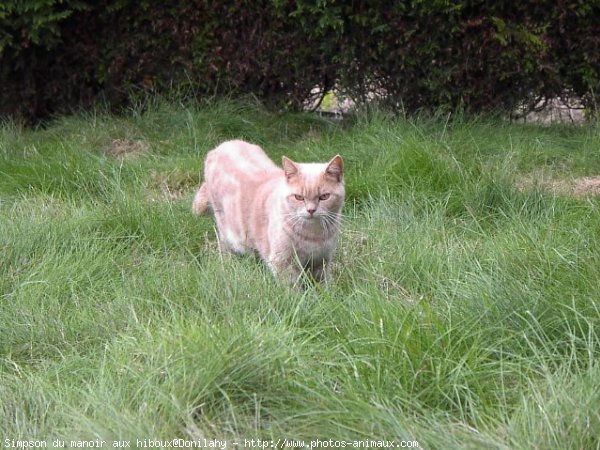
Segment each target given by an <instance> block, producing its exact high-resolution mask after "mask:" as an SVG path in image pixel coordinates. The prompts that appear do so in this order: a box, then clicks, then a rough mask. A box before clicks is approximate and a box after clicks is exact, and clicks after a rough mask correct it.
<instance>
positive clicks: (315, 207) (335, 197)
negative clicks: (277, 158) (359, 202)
mask: <svg viewBox="0 0 600 450" xmlns="http://www.w3.org/2000/svg"><path fill="white" fill-rule="evenodd" d="M282 165H283V171H284V173H285V179H286V183H287V188H288V190H287V195H286V203H287V205H288V209H289V212H290V214H293V215H294V216H295V217H298V218H300V219H303V220H305V221H316V220H322V221H325V220H327V218H328V217H331V216H332V214H335V215H337V214H338V213H339V212H340V211H341V209H342V206H343V204H344V196H345V190H344V171H343V168H344V163H343V161H342V157H341V156H340V155H336V156H334V157H333V158H332V159H331V161H329V162H328V163H324V164H320V163H310V164H302V163H296V162H294V161H292V160H291V159H289V158H286V157H285V156H284V157H283V164H282Z"/></svg>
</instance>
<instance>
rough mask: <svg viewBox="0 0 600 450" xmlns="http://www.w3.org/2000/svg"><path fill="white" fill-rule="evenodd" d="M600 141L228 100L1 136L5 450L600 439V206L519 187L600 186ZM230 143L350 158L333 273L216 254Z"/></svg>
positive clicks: (506, 444) (594, 131)
mask: <svg viewBox="0 0 600 450" xmlns="http://www.w3.org/2000/svg"><path fill="white" fill-rule="evenodd" d="M598 130H599V127H598V125H597V124H593V123H592V124H587V125H584V126H582V127H579V128H575V127H567V126H553V127H539V126H533V125H518V124H508V123H505V122H502V121H499V120H491V119H490V120H487V119H478V120H466V119H461V118H458V119H450V120H448V118H441V119H439V120H438V119H414V120H400V119H393V118H388V117H385V116H383V115H379V114H376V113H375V114H370V115H362V116H360V117H358V118H356V119H355V120H354V121H352V122H350V123H342V124H334V123H331V122H328V121H326V120H324V119H320V118H317V117H314V116H307V115H285V116H277V115H274V114H270V113H267V112H265V111H263V110H261V109H260V108H257V107H254V106H248V105H238V104H233V103H222V104H219V105H216V106H212V107H210V108H197V109H193V108H184V107H179V106H172V105H165V104H161V103H156V104H150V105H149V107H148V108H147V109H146V110H145V111H132V112H131V113H130V114H129V115H126V116H123V117H118V118H117V117H112V116H109V115H107V114H103V113H95V114H82V115H78V116H75V117H69V118H64V119H59V120H57V121H55V122H53V123H51V124H49V125H48V126H47V127H46V128H44V129H40V130H29V129H24V128H21V127H19V126H18V125H17V124H14V123H5V124H3V125H2V127H1V129H0V230H1V232H0V295H1V297H0V319H1V320H0V327H1V330H0V430H1V433H0V438H2V440H3V441H2V442H3V444H4V443H5V442H4V439H44V440H45V439H48V440H52V439H63V440H67V441H69V440H75V439H95V438H101V439H105V440H107V441H108V440H111V439H114V440H117V439H130V440H132V445H133V446H135V440H136V439H173V438H176V437H181V438H186V439H199V438H202V437H205V438H221V439H224V438H226V439H229V440H230V442H234V441H236V440H239V439H244V438H246V439H251V438H260V439H267V440H268V439H272V440H273V442H276V441H277V439H283V438H287V439H297V440H305V441H306V443H307V445H308V442H309V441H311V440H315V439H324V440H327V439H333V440H349V441H351V440H360V439H382V440H383V439H385V440H395V441H396V443H398V444H399V442H400V440H410V441H418V442H419V445H420V446H421V447H423V448H498V449H504V448H518V449H519V448H522V449H530V448H540V449H541V448H565V449H567V448H573V449H582V448H600V410H599V409H598V405H599V404H600V388H599V382H598V380H599V379H600V365H599V363H598V360H597V355H598V351H599V348H600V338H599V333H598V331H599V326H600V320H599V319H600V306H599V303H598V299H599V298H600V265H599V264H598V261H599V260H600V246H599V242H600V240H599V239H600V214H599V205H600V203H599V201H598V198H597V197H594V196H581V195H578V196H573V195H571V194H570V193H569V192H568V191H564V192H563V191H556V190H551V189H546V187H545V186H544V185H538V184H536V183H530V184H526V185H524V184H523V183H522V182H521V181H520V180H522V179H523V178H528V177H529V178H533V179H535V177H538V176H540V175H539V174H540V173H544V174H549V175H550V176H551V177H553V179H560V180H572V179H573V178H576V177H580V176H592V175H596V174H598V171H599V170H600V156H599V155H598V153H597V151H596V150H597V148H598V146H599V145H600V133H599V132H598ZM229 138H243V139H247V140H251V141H253V142H257V143H259V144H261V145H262V146H263V147H264V148H265V149H266V150H267V152H268V153H269V154H270V155H271V156H272V157H273V159H274V160H276V161H278V160H279V158H280V157H281V155H283V154H286V155H288V156H290V157H292V158H296V159H298V160H301V161H312V160H326V159H328V158H330V157H331V156H332V155H334V154H336V153H340V154H342V155H343V157H344V160H345V164H346V165H345V168H346V183H347V191H348V202H347V205H346V208H345V220H344V228H343V233H342V236H341V240H340V246H339V251H338V254H337V258H336V263H335V267H334V270H333V273H332V276H331V279H330V280H329V282H328V284H327V285H326V286H315V287H311V288H310V289H308V290H306V291H303V292H300V291H296V290H292V289H289V288H287V287H285V286H282V285H280V284H278V283H277V282H276V281H275V280H273V279H272V277H271V276H270V274H269V272H268V270H266V269H265V267H264V266H263V265H262V264H260V263H259V262H257V261H256V260H254V259H252V258H236V257H230V256H227V255H220V254H219V253H218V251H217V246H216V242H215V241H216V239H215V236H214V225H213V222H212V221H211V220H210V219H209V218H202V219H197V218H195V217H193V216H192V214H191V213H190V202H191V198H192V196H193V192H194V189H195V187H196V186H197V184H198V183H199V180H200V178H199V174H200V171H201V167H202V160H203V156H204V154H205V153H206V152H207V151H208V150H209V149H210V148H212V147H214V146H215V145H216V144H217V143H219V142H220V141H222V140H225V139H229ZM116 145H123V146H124V149H122V150H123V151H122V152H117V153H115V152H114V151H113V150H114V146H116ZM128 146H129V147H128Z"/></svg>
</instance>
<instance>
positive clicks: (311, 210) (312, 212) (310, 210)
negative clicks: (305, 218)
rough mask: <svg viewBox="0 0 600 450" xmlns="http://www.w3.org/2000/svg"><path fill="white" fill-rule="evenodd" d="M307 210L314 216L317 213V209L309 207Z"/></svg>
mask: <svg viewBox="0 0 600 450" xmlns="http://www.w3.org/2000/svg"><path fill="white" fill-rule="evenodd" d="M306 211H308V213H309V214H310V215H311V216H312V215H313V214H314V213H315V211H316V209H307V210H306Z"/></svg>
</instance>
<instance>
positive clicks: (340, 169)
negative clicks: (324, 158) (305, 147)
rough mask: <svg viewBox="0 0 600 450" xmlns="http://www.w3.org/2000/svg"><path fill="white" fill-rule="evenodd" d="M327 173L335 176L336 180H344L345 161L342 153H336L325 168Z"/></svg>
mask: <svg viewBox="0 0 600 450" xmlns="http://www.w3.org/2000/svg"><path fill="white" fill-rule="evenodd" d="M325 175H328V176H330V177H332V178H335V180H336V181H338V182H340V181H342V176H343V175H344V161H343V160H342V157H341V156H340V155H335V156H334V157H333V158H332V159H331V161H329V164H327V169H325Z"/></svg>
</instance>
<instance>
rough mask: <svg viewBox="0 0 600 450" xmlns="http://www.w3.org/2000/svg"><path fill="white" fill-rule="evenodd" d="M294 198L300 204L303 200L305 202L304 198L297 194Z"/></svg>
mask: <svg viewBox="0 0 600 450" xmlns="http://www.w3.org/2000/svg"><path fill="white" fill-rule="evenodd" d="M294 198H295V199H296V200H298V201H299V202H301V201H302V200H304V197H302V196H301V195H298V194H295V195H294Z"/></svg>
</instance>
